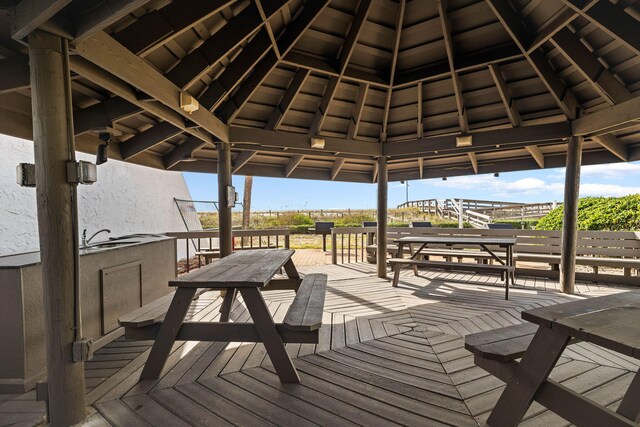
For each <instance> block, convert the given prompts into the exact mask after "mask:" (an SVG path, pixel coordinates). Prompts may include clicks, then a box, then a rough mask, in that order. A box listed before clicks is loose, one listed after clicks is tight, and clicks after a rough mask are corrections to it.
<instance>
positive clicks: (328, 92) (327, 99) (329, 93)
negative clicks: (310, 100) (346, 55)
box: [309, 76, 340, 136]
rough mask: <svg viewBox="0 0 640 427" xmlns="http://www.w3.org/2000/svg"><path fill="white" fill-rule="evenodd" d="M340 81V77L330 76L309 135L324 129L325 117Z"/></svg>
mask: <svg viewBox="0 0 640 427" xmlns="http://www.w3.org/2000/svg"><path fill="white" fill-rule="evenodd" d="M338 83H340V77H336V76H331V77H329V81H328V82H327V86H326V87H325V89H324V93H323V94H322V99H321V100H320V105H319V106H318V109H317V110H316V114H315V115H314V116H313V122H311V126H309V135H312V136H315V135H318V133H319V132H320V130H321V129H322V124H323V122H324V119H325V118H326V117H327V112H328V111H329V106H330V105H331V101H332V100H333V97H334V96H335V94H336V90H337V89H338Z"/></svg>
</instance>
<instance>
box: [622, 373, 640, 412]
mask: <svg viewBox="0 0 640 427" xmlns="http://www.w3.org/2000/svg"><path fill="white" fill-rule="evenodd" d="M639 401H640V373H636V376H635V377H633V381H631V384H630V385H629V388H628V389H627V392H626V393H625V395H624V398H623V399H622V402H621V403H620V406H619V407H618V411H617V412H618V413H619V414H620V415H622V416H623V417H626V418H628V419H630V420H631V421H635V422H637V423H638V422H640V405H638V402H639Z"/></svg>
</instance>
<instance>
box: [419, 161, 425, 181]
mask: <svg viewBox="0 0 640 427" xmlns="http://www.w3.org/2000/svg"><path fill="white" fill-rule="evenodd" d="M423 177H424V159H423V158H422V157H418V178H419V179H422V178H423Z"/></svg>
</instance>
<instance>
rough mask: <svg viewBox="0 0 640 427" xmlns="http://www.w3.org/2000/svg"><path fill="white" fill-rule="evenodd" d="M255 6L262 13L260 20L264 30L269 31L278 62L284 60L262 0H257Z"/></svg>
mask: <svg viewBox="0 0 640 427" xmlns="http://www.w3.org/2000/svg"><path fill="white" fill-rule="evenodd" d="M285 3H286V2H285ZM255 5H256V7H257V8H258V12H260V19H262V23H263V25H264V28H265V30H267V34H268V35H269V40H271V48H272V49H273V53H274V54H275V55H276V58H277V59H278V61H280V59H282V54H281V53H280V49H278V42H277V41H276V36H275V34H274V33H273V28H272V27H271V23H270V22H269V17H270V16H269V15H267V12H265V8H264V6H263V5H262V0H255ZM278 9H279V8H278ZM267 10H268V9H267Z"/></svg>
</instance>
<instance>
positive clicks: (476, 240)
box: [394, 236, 516, 246]
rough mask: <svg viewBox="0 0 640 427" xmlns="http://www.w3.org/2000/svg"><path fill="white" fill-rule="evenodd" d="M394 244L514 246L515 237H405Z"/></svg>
mask: <svg viewBox="0 0 640 427" xmlns="http://www.w3.org/2000/svg"><path fill="white" fill-rule="evenodd" d="M394 242H395V243H426V244H429V243H436V244H446V245H449V244H450V245H498V246H510V245H515V244H516V238H515V237H474V236H407V237H400V238H399V239H396V240H394Z"/></svg>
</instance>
